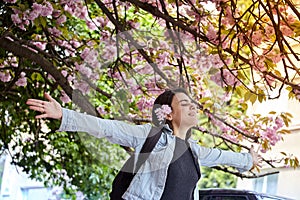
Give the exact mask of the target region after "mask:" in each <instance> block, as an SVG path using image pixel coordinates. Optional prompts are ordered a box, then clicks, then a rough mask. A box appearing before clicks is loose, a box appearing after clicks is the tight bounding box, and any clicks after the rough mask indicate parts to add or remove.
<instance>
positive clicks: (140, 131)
mask: <svg viewBox="0 0 300 200" xmlns="http://www.w3.org/2000/svg"><path fill="white" fill-rule="evenodd" d="M45 98H46V99H47V100H48V101H43V100H39V99H28V100H27V102H26V104H27V105H29V108H30V109H32V110H35V111H38V112H41V113H42V114H40V115H37V116H36V118H37V119H40V118H53V119H59V120H61V124H60V128H59V131H70V132H77V131H79V132H86V133H89V134H90V135H93V136H95V137H98V138H102V137H106V138H107V139H108V140H109V141H110V142H112V143H116V144H120V145H123V146H128V147H134V148H136V147H137V146H138V145H140V144H143V142H144V141H145V139H146V137H147V135H148V133H149V131H150V129H151V125H150V124H145V125H133V124H128V123H126V122H122V121H117V120H109V119H101V118H98V117H94V116H91V115H86V114H83V113H79V112H76V111H72V110H68V109H64V108H62V107H61V105H60V104H59V103H58V102H57V101H56V100H55V99H53V98H52V97H51V96H50V95H49V94H47V93H45Z"/></svg>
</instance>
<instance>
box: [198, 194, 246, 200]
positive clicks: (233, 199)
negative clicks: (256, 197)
mask: <svg viewBox="0 0 300 200" xmlns="http://www.w3.org/2000/svg"><path fill="white" fill-rule="evenodd" d="M200 200H248V198H247V197H245V196H224V195H222V196H220V195H209V196H203V197H200Z"/></svg>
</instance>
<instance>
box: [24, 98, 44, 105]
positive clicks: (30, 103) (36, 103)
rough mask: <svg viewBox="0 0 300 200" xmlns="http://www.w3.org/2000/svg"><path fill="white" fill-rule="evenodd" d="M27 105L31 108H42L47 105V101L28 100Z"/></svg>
mask: <svg viewBox="0 0 300 200" xmlns="http://www.w3.org/2000/svg"><path fill="white" fill-rule="evenodd" d="M26 104H27V105H31V106H41V105H44V104H45V101H43V100H39V99H28V100H27V102H26Z"/></svg>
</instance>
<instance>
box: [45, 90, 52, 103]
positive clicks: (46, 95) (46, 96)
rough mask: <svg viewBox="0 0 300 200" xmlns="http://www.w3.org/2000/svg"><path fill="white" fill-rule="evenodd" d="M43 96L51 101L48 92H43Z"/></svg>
mask: <svg viewBox="0 0 300 200" xmlns="http://www.w3.org/2000/svg"><path fill="white" fill-rule="evenodd" d="M44 97H45V98H46V99H48V100H49V101H50V102H52V101H53V100H54V99H53V98H52V97H51V96H50V94H48V93H46V92H45V93H44Z"/></svg>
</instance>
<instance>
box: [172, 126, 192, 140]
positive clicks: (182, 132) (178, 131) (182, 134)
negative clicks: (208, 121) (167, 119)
mask: <svg viewBox="0 0 300 200" xmlns="http://www.w3.org/2000/svg"><path fill="white" fill-rule="evenodd" d="M189 129H190V128H189V127H181V128H178V127H174V126H173V134H174V135H175V136H176V137H179V138H181V139H183V140H185V138H186V134H187V132H188V130H189Z"/></svg>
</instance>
